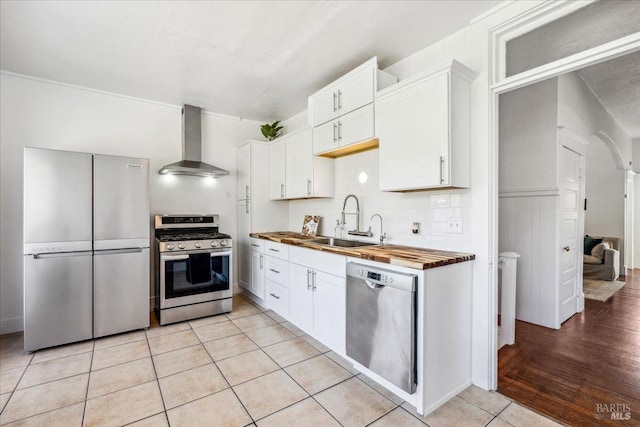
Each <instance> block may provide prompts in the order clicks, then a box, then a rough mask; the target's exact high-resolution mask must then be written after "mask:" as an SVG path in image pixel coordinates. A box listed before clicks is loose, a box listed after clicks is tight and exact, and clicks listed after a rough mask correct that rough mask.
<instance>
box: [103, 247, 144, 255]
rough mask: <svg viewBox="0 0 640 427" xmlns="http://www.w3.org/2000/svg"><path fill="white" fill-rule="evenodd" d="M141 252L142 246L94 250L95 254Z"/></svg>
mask: <svg viewBox="0 0 640 427" xmlns="http://www.w3.org/2000/svg"><path fill="white" fill-rule="evenodd" d="M139 252H142V248H125V249H105V250H101V251H95V252H94V254H95V255H113V254H134V253H139Z"/></svg>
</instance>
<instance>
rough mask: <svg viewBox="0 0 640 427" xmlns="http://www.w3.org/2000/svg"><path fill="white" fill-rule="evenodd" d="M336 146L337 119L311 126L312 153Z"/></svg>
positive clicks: (332, 148) (322, 151) (328, 149)
mask: <svg viewBox="0 0 640 427" xmlns="http://www.w3.org/2000/svg"><path fill="white" fill-rule="evenodd" d="M336 148H338V121H337V120H332V121H330V122H328V123H325V124H323V125H321V126H318V127H315V128H313V154H318V153H324V152H325V151H330V150H334V149H336Z"/></svg>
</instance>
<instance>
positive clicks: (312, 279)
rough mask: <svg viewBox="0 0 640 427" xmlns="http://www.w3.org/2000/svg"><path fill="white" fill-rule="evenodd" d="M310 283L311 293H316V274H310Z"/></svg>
mask: <svg viewBox="0 0 640 427" xmlns="http://www.w3.org/2000/svg"><path fill="white" fill-rule="evenodd" d="M311 282H312V283H313V292H315V291H316V272H315V271H312V272H311Z"/></svg>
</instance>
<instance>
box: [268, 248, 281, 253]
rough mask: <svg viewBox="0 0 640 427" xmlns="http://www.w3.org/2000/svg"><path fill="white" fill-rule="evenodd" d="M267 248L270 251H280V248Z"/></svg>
mask: <svg viewBox="0 0 640 427" xmlns="http://www.w3.org/2000/svg"><path fill="white" fill-rule="evenodd" d="M269 250H270V251H271V252H280V249H273V248H269Z"/></svg>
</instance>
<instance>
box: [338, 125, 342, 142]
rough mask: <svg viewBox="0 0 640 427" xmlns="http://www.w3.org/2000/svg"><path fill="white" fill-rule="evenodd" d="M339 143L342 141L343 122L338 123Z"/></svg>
mask: <svg viewBox="0 0 640 427" xmlns="http://www.w3.org/2000/svg"><path fill="white" fill-rule="evenodd" d="M338 141H342V122H341V121H338Z"/></svg>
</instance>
